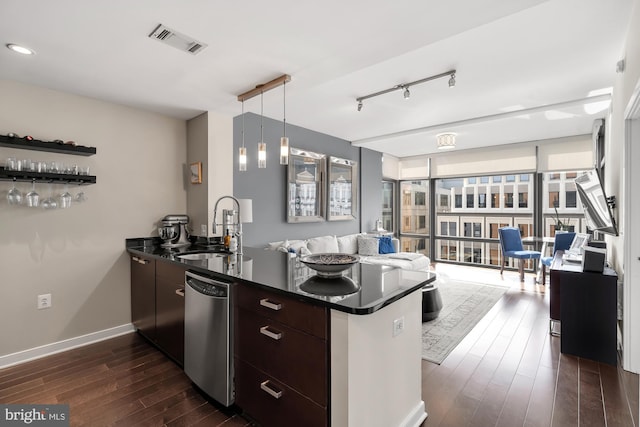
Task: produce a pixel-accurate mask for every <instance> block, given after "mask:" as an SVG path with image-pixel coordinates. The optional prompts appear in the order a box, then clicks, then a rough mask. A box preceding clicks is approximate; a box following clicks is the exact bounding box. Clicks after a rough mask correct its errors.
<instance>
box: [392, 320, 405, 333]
mask: <svg viewBox="0 0 640 427" xmlns="http://www.w3.org/2000/svg"><path fill="white" fill-rule="evenodd" d="M402 331H404V316H402V317H400V318H398V319H396V320H394V321H393V334H392V335H393V336H394V337H396V336H398V335H400V334H401V333H402Z"/></svg>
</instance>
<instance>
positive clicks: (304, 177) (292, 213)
mask: <svg viewBox="0 0 640 427" xmlns="http://www.w3.org/2000/svg"><path fill="white" fill-rule="evenodd" d="M325 168H326V157H325V155H324V154H318V153H314V152H311V151H306V150H300V149H298V148H293V147H291V148H290V151H289V166H288V176H287V222H317V221H324V206H325V205H324V203H325V202H324V200H325V183H324V171H325Z"/></svg>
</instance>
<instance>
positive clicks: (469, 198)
mask: <svg viewBox="0 0 640 427" xmlns="http://www.w3.org/2000/svg"><path fill="white" fill-rule="evenodd" d="M467 208H473V194H467Z"/></svg>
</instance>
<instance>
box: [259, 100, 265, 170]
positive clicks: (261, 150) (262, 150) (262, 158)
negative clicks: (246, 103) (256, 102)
mask: <svg viewBox="0 0 640 427" xmlns="http://www.w3.org/2000/svg"><path fill="white" fill-rule="evenodd" d="M262 98H263V94H262V93H260V142H258V169H264V168H266V167H267V144H265V142H264V124H263V121H264V115H263V113H264V104H263V102H262Z"/></svg>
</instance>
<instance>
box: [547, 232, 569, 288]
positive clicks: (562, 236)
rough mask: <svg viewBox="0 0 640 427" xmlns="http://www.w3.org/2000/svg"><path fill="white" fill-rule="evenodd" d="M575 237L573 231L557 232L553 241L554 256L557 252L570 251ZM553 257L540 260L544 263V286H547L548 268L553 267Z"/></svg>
mask: <svg viewBox="0 0 640 427" xmlns="http://www.w3.org/2000/svg"><path fill="white" fill-rule="evenodd" d="M574 237H576V233H574V232H572V231H569V232H567V233H561V232H556V237H555V239H554V241H553V255H555V254H556V251H566V250H567V249H569V248H570V247H571V243H572V242H573V238H574ZM553 255H551V256H545V257H542V258H540V262H541V263H542V286H544V285H545V284H546V281H547V279H546V277H547V274H546V273H547V267H551V261H553Z"/></svg>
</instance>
